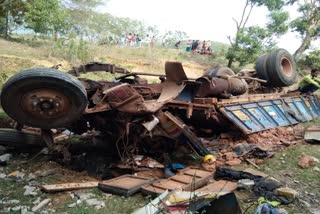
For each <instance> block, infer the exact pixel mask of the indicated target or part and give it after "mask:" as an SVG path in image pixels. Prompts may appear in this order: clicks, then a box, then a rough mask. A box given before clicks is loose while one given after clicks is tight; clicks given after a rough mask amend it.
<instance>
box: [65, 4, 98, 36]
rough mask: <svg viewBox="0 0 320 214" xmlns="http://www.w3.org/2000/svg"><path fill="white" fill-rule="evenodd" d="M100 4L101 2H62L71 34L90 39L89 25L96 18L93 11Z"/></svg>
mask: <svg viewBox="0 0 320 214" xmlns="http://www.w3.org/2000/svg"><path fill="white" fill-rule="evenodd" d="M102 4H103V3H102V1H101V0H62V5H63V7H64V8H65V9H66V10H67V11H68V14H69V15H70V25H71V26H72V28H71V32H72V33H74V34H75V35H79V36H80V37H90V34H91V31H92V29H91V25H92V23H94V20H95V18H96V16H97V13H96V12H95V11H94V9H95V8H96V7H97V6H99V5H102Z"/></svg>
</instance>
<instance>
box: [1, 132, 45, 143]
mask: <svg viewBox="0 0 320 214" xmlns="http://www.w3.org/2000/svg"><path fill="white" fill-rule="evenodd" d="M0 145H4V146H21V147H23V146H28V145H38V146H41V145H45V143H44V141H43V140H42V138H41V136H40V135H37V134H30V133H25V132H21V131H18V130H16V129H0Z"/></svg>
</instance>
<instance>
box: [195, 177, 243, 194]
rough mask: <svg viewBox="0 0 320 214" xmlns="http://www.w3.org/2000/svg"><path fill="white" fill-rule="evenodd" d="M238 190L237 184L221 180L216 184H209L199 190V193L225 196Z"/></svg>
mask: <svg viewBox="0 0 320 214" xmlns="http://www.w3.org/2000/svg"><path fill="white" fill-rule="evenodd" d="M236 189H237V183H236V182H232V181H226V180H219V181H216V182H214V183H211V184H208V185H206V186H204V187H202V188H200V189H197V192H204V193H206V192H207V193H217V194H219V195H225V194H228V193H231V192H233V191H235V190H236Z"/></svg>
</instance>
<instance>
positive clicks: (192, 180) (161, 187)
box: [141, 167, 213, 196]
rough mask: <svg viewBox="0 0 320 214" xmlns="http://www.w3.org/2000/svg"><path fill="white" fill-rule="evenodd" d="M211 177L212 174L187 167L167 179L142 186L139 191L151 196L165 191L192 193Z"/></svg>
mask: <svg viewBox="0 0 320 214" xmlns="http://www.w3.org/2000/svg"><path fill="white" fill-rule="evenodd" d="M212 176H213V172H211V171H207V170H204V169H199V168H192V167H188V168H185V169H183V170H181V171H179V173H178V174H176V175H174V176H172V177H170V178H168V179H164V180H160V181H156V182H154V183H152V184H148V185H144V186H143V187H141V191H142V193H144V194H148V195H153V196H155V195H157V194H161V193H163V192H164V191H166V190H169V191H171V190H174V189H182V190H186V191H194V190H195V189H197V188H200V187H202V186H204V185H206V184H207V183H208V182H209V180H210V179H211V178H212Z"/></svg>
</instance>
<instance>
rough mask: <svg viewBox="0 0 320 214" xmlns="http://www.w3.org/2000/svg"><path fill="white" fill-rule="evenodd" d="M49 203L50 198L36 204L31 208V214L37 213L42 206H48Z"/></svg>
mask: <svg viewBox="0 0 320 214" xmlns="http://www.w3.org/2000/svg"><path fill="white" fill-rule="evenodd" d="M50 201H51V199H50V198H47V199H44V200H43V201H41V202H40V203H39V204H37V205H36V206H34V207H32V209H31V210H32V212H37V211H39V210H40V209H41V208H43V207H44V206H46V205H47V204H49V203H50Z"/></svg>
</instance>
